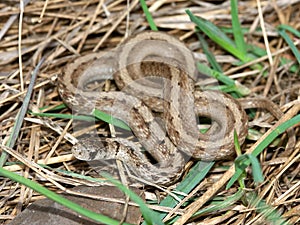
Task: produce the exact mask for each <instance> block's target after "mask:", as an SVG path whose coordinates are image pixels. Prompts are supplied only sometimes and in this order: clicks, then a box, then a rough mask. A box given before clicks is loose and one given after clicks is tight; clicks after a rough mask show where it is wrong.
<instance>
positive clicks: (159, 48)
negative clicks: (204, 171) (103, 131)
mask: <svg viewBox="0 0 300 225" xmlns="http://www.w3.org/2000/svg"><path fill="white" fill-rule="evenodd" d="M106 79H114V80H115V82H116V84H117V85H118V87H119V90H120V91H109V92H99V91H90V90H85V86H86V85H87V84H89V83H92V82H94V81H98V80H106ZM195 79H196V69H195V62H194V58H193V55H192V52H191V51H190V50H189V49H188V48H187V47H186V46H185V45H184V44H183V43H182V42H180V41H178V40H177V39H176V38H174V37H172V36H170V35H168V34H165V33H162V32H153V31H148V32H143V33H140V34H137V35H135V36H132V37H130V38H129V39H128V40H127V41H126V42H125V43H124V44H123V45H121V46H120V47H118V48H116V49H115V50H113V51H110V52H109V53H104V52H102V53H95V54H90V55H87V56H83V57H81V58H78V59H77V60H75V61H74V62H73V63H70V64H69V65H67V67H66V69H65V70H64V72H63V73H62V75H61V76H60V77H59V79H58V90H59V93H60V95H61V97H62V99H63V100H64V102H65V103H66V104H67V105H68V106H69V107H70V108H72V109H73V110H76V111H78V112H80V113H84V114H90V113H91V112H92V111H93V109H95V108H96V109H98V110H100V111H103V112H105V113H107V114H110V115H112V116H113V117H115V118H118V119H121V120H123V121H124V122H125V123H127V124H128V126H129V127H130V128H131V130H132V132H133V134H134V135H135V137H136V138H137V139H138V141H139V144H136V143H134V142H133V141H129V140H127V139H124V138H104V139H103V138H101V139H100V138H98V139H92V140H91V139H83V140H79V142H78V143H77V144H76V145H75V146H74V147H73V150H72V151H73V154H74V155H75V157H77V158H79V159H82V160H99V159H120V160H122V161H123V162H124V163H125V164H126V165H127V166H128V168H129V169H130V170H131V171H132V172H133V173H134V174H136V175H137V176H139V177H142V178H144V179H145V180H148V181H151V182H154V183H160V184H166V183H172V182H174V181H176V180H177V179H178V178H179V177H180V176H181V174H182V171H183V168H184V165H185V158H186V157H185V156H190V157H194V158H197V159H201V160H221V159H226V158H229V157H231V156H232V155H233V154H234V151H233V147H234V146H233V143H234V141H233V134H234V130H235V131H236V132H237V134H238V138H239V141H240V143H243V142H244V140H245V136H246V134H247V121H248V120H247V115H246V113H245V111H244V110H243V109H242V107H241V105H240V104H239V103H238V102H237V101H236V100H235V99H233V98H232V97H231V96H229V95H227V94H224V93H221V92H217V91H203V92H202V91H196V90H195V88H194V82H195ZM198 116H201V117H207V118H210V119H211V121H212V122H211V127H210V129H209V130H208V131H207V132H206V133H204V134H202V133H200V132H199V129H198V126H197V124H198V122H197V118H198ZM142 149H145V150H146V151H147V152H148V153H149V154H150V155H151V157H152V158H153V159H154V161H155V163H153V162H150V160H149V158H148V157H146V156H145V154H144V153H142Z"/></svg>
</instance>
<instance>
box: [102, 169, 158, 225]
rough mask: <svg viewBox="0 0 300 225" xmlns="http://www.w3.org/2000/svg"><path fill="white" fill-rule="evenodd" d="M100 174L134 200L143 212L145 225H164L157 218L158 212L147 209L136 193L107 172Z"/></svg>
mask: <svg viewBox="0 0 300 225" xmlns="http://www.w3.org/2000/svg"><path fill="white" fill-rule="evenodd" d="M101 175H102V176H103V177H105V178H106V179H107V180H109V181H110V182H111V183H113V184H114V185H115V186H116V187H117V188H119V189H120V190H121V191H122V192H124V193H125V194H126V195H128V196H129V197H130V199H131V200H132V201H134V202H135V203H137V204H138V205H139V206H140V210H141V212H142V214H143V217H144V219H145V222H146V224H147V225H148V224H149V225H152V224H155V225H164V223H163V222H161V219H159V214H158V213H157V212H154V211H153V210H151V209H149V208H148V207H147V205H146V204H145V203H144V201H143V200H142V199H141V198H140V197H139V196H138V195H137V194H136V193H134V192H133V191H131V190H129V189H128V188H127V187H126V186H124V185H123V184H121V183H120V182H119V181H117V180H115V179H113V178H112V177H111V176H109V175H108V174H105V173H102V174H101Z"/></svg>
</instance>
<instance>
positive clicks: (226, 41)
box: [186, 10, 252, 62]
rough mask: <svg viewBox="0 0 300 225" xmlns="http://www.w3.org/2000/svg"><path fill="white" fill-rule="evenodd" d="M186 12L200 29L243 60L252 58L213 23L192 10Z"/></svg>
mask: <svg viewBox="0 0 300 225" xmlns="http://www.w3.org/2000/svg"><path fill="white" fill-rule="evenodd" d="M186 13H187V14H188V15H189V17H190V20H191V21H192V22H194V23H195V24H196V25H197V27H198V29H199V30H201V31H202V32H203V33H205V34H206V35H207V36H208V37H209V38H210V39H211V40H213V41H214V42H215V43H217V44H218V45H220V46H221V47H222V48H224V49H225V50H226V51H228V52H230V53H231V54H232V55H234V56H235V57H237V58H238V59H240V60H241V61H243V62H248V61H250V60H251V59H252V58H250V57H249V56H248V55H245V54H244V53H243V52H242V51H240V50H239V49H238V48H237V47H236V45H235V43H234V42H233V41H232V40H231V39H230V38H229V37H228V36H227V35H226V34H225V33H224V32H222V31H221V30H220V29H219V28H218V27H216V26H215V25H214V24H213V23H211V22H209V21H207V20H204V19H202V18H200V17H196V16H195V15H194V14H193V13H192V12H191V11H190V10H186Z"/></svg>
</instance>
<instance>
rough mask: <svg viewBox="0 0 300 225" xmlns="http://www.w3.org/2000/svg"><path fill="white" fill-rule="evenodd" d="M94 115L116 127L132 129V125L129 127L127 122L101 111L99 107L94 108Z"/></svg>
mask: <svg viewBox="0 0 300 225" xmlns="http://www.w3.org/2000/svg"><path fill="white" fill-rule="evenodd" d="M92 115H93V116H95V117H96V118H97V119H99V120H102V121H104V122H107V123H109V124H112V125H114V126H116V127H120V128H122V129H124V130H128V131H130V130H131V129H130V127H128V125H127V124H126V123H124V122H123V121H122V120H119V119H116V118H114V117H112V116H111V115H108V114H106V113H104V112H101V111H100V110H98V109H94V111H93V113H92Z"/></svg>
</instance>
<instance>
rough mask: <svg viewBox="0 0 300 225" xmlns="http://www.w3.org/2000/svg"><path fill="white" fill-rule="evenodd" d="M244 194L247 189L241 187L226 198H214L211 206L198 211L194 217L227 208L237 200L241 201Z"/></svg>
mask: <svg viewBox="0 0 300 225" xmlns="http://www.w3.org/2000/svg"><path fill="white" fill-rule="evenodd" d="M244 194H245V191H244V190H243V189H241V188H240V189H239V190H238V191H237V192H236V193H234V194H233V195H231V196H229V197H226V198H225V199H224V198H222V199H221V200H219V201H216V200H214V199H213V200H212V203H211V205H210V206H209V207H207V208H204V209H201V210H199V211H197V212H196V213H195V214H194V215H193V217H199V216H201V215H203V214H206V213H212V212H216V211H218V210H223V209H224V208H227V207H229V206H231V205H233V204H234V203H235V202H237V201H239V200H240V199H241V198H242V197H243V196H244ZM193 217H192V218H193Z"/></svg>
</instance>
